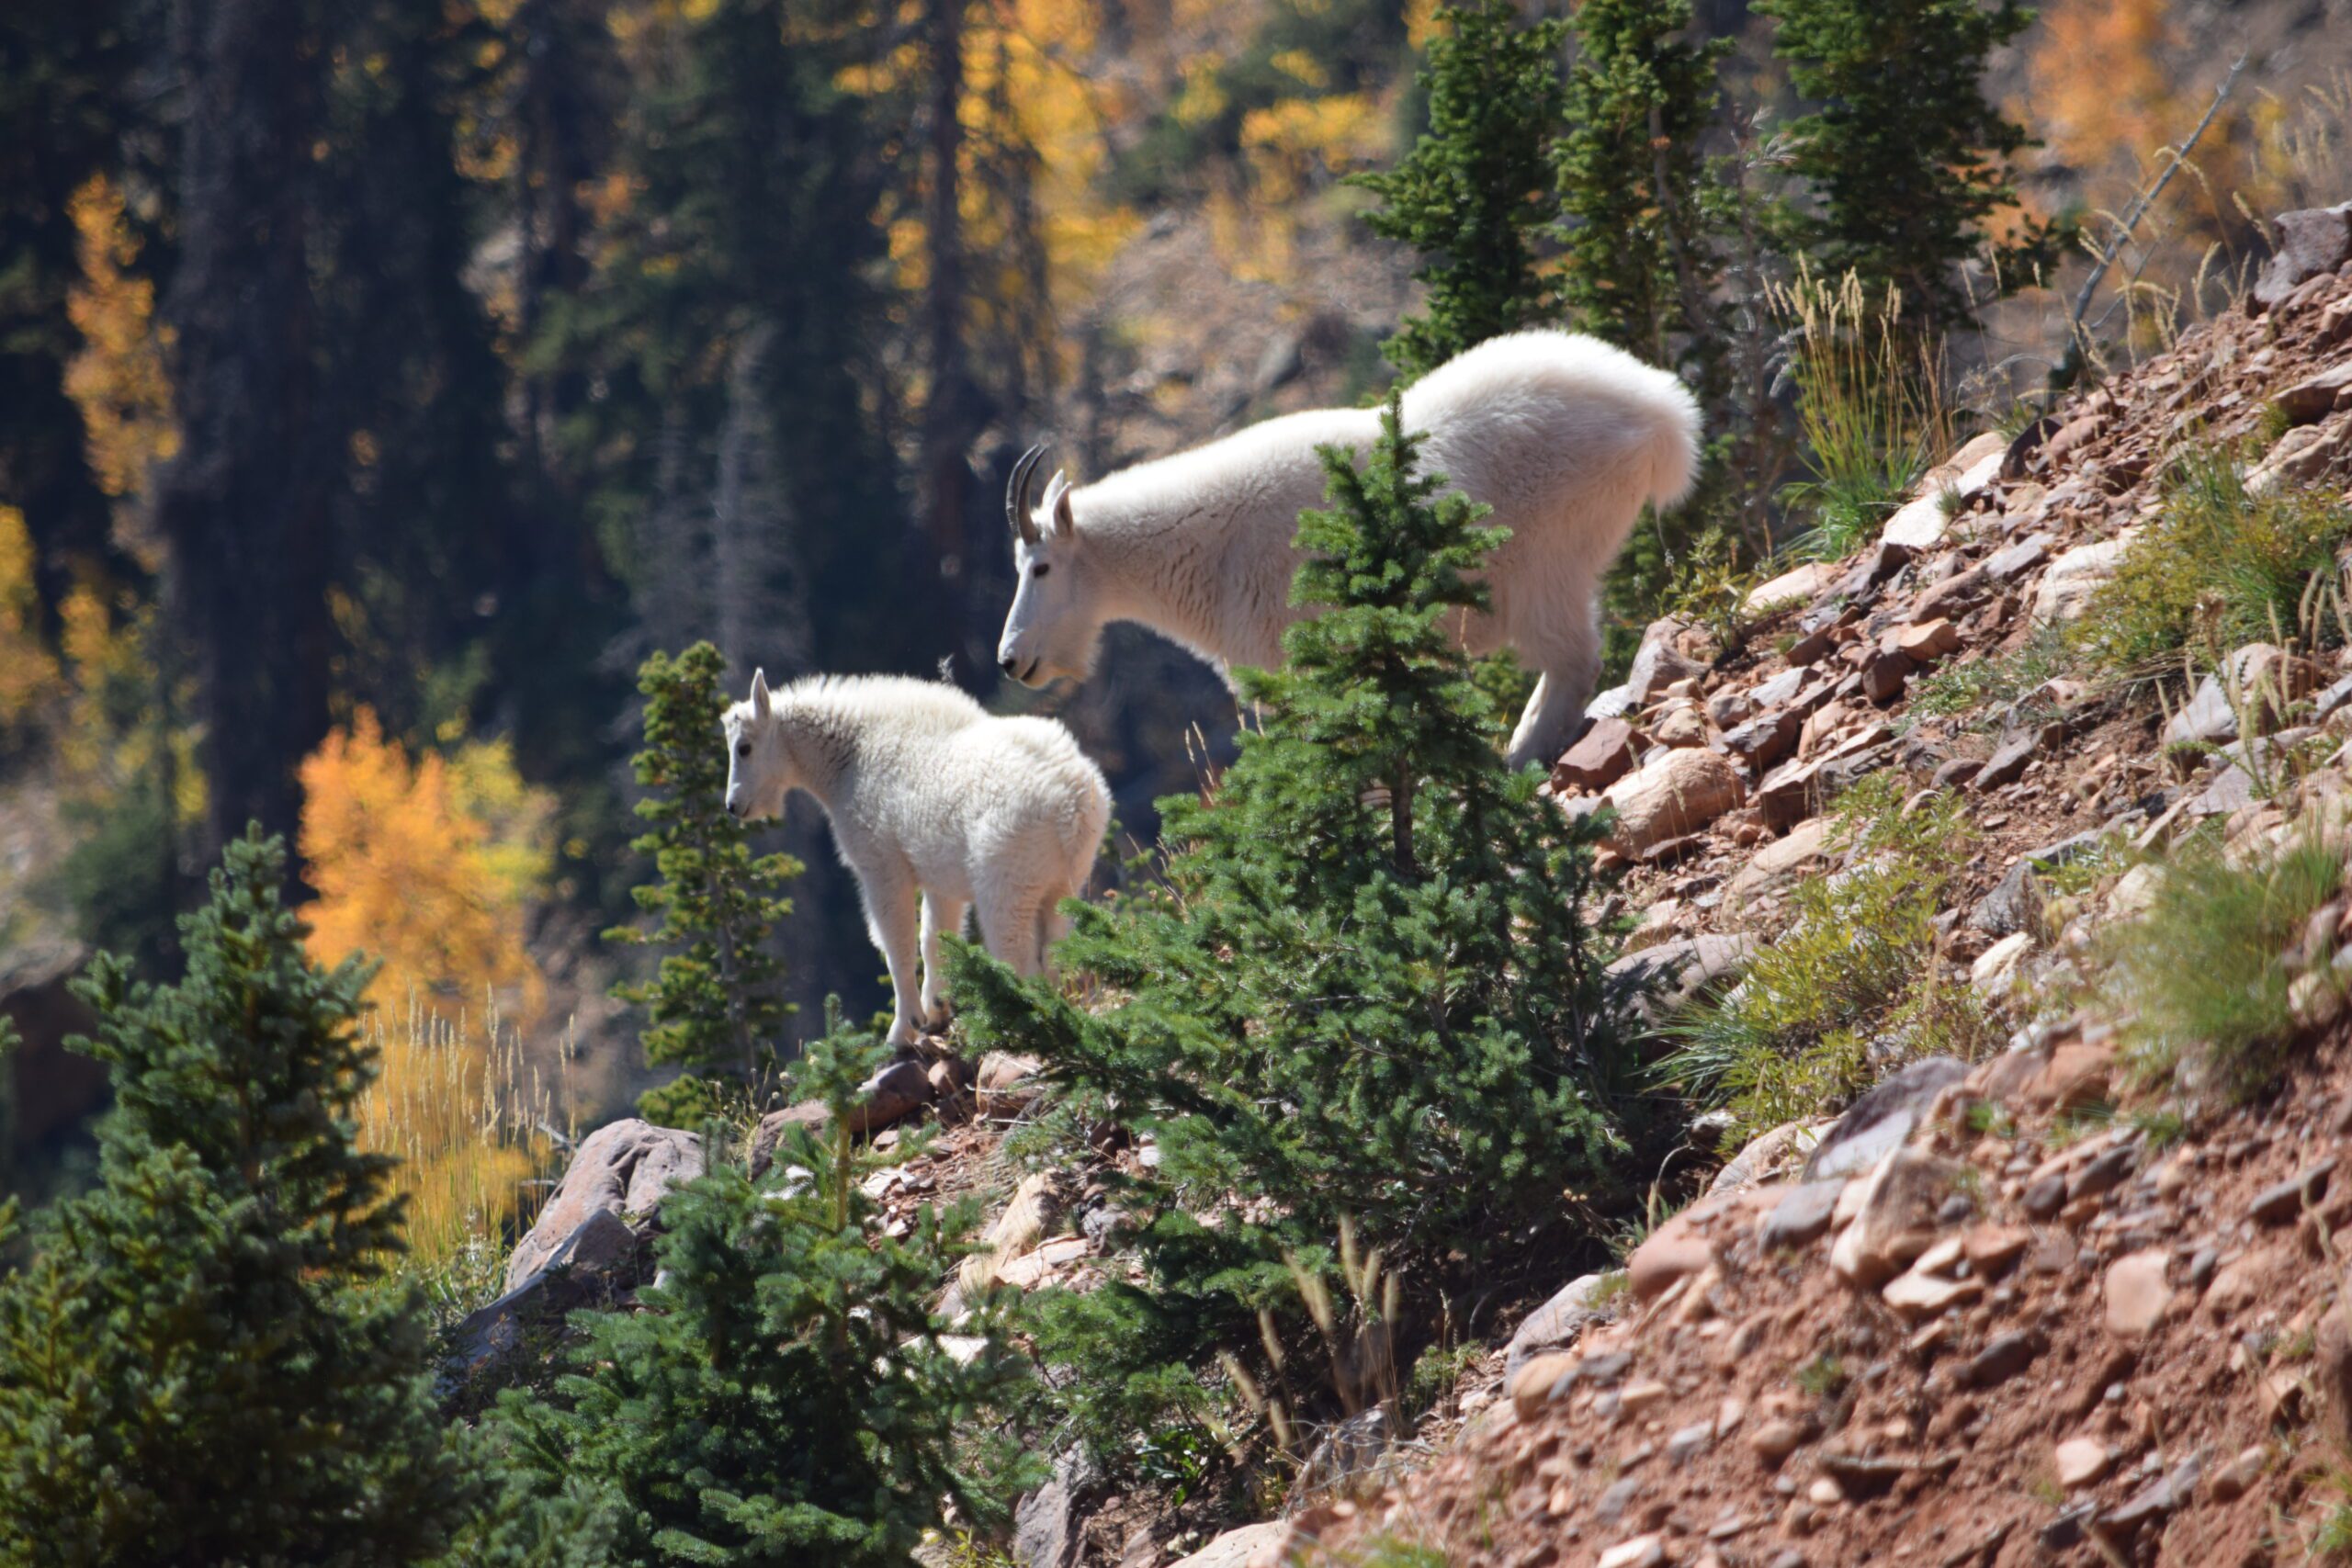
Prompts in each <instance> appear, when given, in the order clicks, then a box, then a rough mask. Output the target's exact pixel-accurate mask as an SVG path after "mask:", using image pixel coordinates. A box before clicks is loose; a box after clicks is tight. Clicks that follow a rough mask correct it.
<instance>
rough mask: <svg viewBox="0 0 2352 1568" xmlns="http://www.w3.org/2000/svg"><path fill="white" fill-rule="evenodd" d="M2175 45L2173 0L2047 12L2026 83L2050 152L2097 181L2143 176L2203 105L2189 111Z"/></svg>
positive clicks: (2100, 0) (2076, 4)
mask: <svg viewBox="0 0 2352 1568" xmlns="http://www.w3.org/2000/svg"><path fill="white" fill-rule="evenodd" d="M2178 46H2179V40H2178V38H2177V33H2176V29H2175V28H2174V27H2173V23H2172V18H2171V17H2170V15H2169V8H2168V6H2167V5H2166V0H2058V3H2057V4H2055V5H2053V6H2050V7H2049V8H2048V9H2046V10H2044V11H2043V12H2042V14H2041V40H2040V42H2039V43H2038V44H2037V45H2036V47H2035V48H2034V51H2033V53H2032V56H2031V58H2030V60H2029V62H2027V67H2026V80H2027V83H2028V85H2029V88H2030V91H2031V93H2032V95H2033V107H2034V108H2035V110H2037V111H2038V113H2037V116H2036V129H2037V130H2038V131H2039V133H2040V135H2041V139H2042V140H2043V141H2045V142H2047V143H2048V145H2049V147H2050V149H2051V151H2052V152H2053V153H2054V154H2055V155H2056V156H2057V157H2058V158H2059V159H2060V160H2061V161H2063V162H2064V163H2066V164H2070V165H2072V166H2073V167H2075V168H2077V169H2080V170H2082V171H2083V172H2084V174H2085V175H2086V176H2087V177H2089V178H2090V179H2092V180H2093V181H2094V182H2097V181H2099V180H2100V179H2101V178H2102V177H2109V176H2113V175H2117V174H2119V173H2121V174H2127V175H2136V172H2137V170H2138V169H2139V167H2140V166H2141V165H2142V164H2143V163H2144V162H2145V161H2146V160H2148V159H2150V158H2152V157H2153V156H2154V154H2155V152H2156V151H2157V149H2158V148H2161V147H2164V146H2165V145H2167V144H2169V143H2172V142H2177V141H2179V140H2180V139H2181V138H2182V137H2184V136H2186V135H2188V130H2189V128H2190V127H2191V126H2193V125H2195V124H2196V123H2197V114H2198V113H2201V112H2202V111H2203V107H2204V106H2203V104H2202V103H2199V104H2197V105H2195V106H2194V112H2191V111H2190V109H2189V108H2188V106H2187V105H2186V101H2185V100H2184V99H2183V98H2182V96H2180V94H2179V93H2178V92H2177V90H2176V88H2175V86H2174V83H2173V73H2172V69H2171V61H2170V58H2169V56H2170V55H2171V53H2172V51H2175V50H2176V49H2177V48H2178ZM2095 192H2096V186H2095Z"/></svg>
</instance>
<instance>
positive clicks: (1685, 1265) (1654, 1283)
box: [1625, 1226, 1715, 1302]
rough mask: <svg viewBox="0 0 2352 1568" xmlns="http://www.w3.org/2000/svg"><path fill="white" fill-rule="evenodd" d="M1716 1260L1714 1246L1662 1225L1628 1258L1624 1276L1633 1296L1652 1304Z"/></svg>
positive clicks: (1697, 1237) (1697, 1236) (1701, 1238)
mask: <svg viewBox="0 0 2352 1568" xmlns="http://www.w3.org/2000/svg"><path fill="white" fill-rule="evenodd" d="M1714 1261H1715V1244H1714V1243H1713V1242H1711V1241H1709V1240H1707V1239H1706V1238H1705V1237H1704V1236H1701V1235H1691V1233H1689V1232H1687V1231H1685V1232H1680V1233H1676V1232H1674V1231H1673V1230H1672V1228H1671V1227H1670V1226H1661V1227H1660V1228H1659V1230H1658V1231H1657V1234H1656V1235H1652V1236H1651V1237H1650V1238H1649V1239H1648V1240H1647V1241H1645V1242H1644V1243H1642V1245H1641V1246H1639V1247H1635V1248H1634V1253H1633V1256H1632V1257H1630V1258H1626V1259H1625V1276H1626V1278H1627V1279H1628V1280H1631V1281H1632V1282H1633V1286H1634V1295H1635V1296H1636V1297H1638V1298H1639V1299H1641V1300H1643V1301H1645V1302H1649V1301H1656V1300H1657V1298H1658V1297H1660V1296H1662V1295H1664V1294H1666V1292H1668V1291H1670V1290H1672V1289H1673V1288H1674V1286H1675V1285H1676V1284H1677V1283H1678V1282H1679V1281H1680V1280H1684V1279H1686V1278H1688V1277H1689V1276H1691V1275H1692V1274H1696V1273H1697V1272H1699V1270H1701V1269H1704V1268H1706V1267H1707V1266H1708V1265H1709V1264H1711V1263H1713V1262H1714Z"/></svg>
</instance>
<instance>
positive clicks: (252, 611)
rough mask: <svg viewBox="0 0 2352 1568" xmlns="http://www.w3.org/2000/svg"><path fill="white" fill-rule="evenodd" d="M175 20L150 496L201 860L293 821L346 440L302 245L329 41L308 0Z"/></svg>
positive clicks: (322, 654)
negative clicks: (185, 665)
mask: <svg viewBox="0 0 2352 1568" xmlns="http://www.w3.org/2000/svg"><path fill="white" fill-rule="evenodd" d="M313 23H314V18H313V17H312V16H311V10H310V7H309V6H307V5H305V4H303V3H301V0H187V3H186V4H184V5H183V6H181V8H180V10H179V12H178V14H177V16H176V17H175V29H174V31H175V38H174V53H175V59H176V62H177V64H178V68H179V73H180V76H181V79H182V81H183V82H184V84H185V92H186V95H187V97H186V102H187V118H186V122H185V127H184V130H183V133H182V136H183V141H182V164H181V169H182V178H181V186H182V188H181V203H180V211H181V214H182V220H181V228H180V243H181V258H180V266H179V272H178V274H177V276H176V277H175V280H174V283H173V288H172V291H171V297H170V303H169V307H168V311H167V315H168V319H169V321H170V322H171V325H172V327H173V329H174V331H175V333H176V341H175V345H174V352H173V356H172V382H173V397H174V400H175V405H176V408H177V410H178V413H179V419H180V426H181V430H182V433H183V442H182V448H181V456H180V457H178V458H177V459H176V460H175V461H174V462H173V463H172V464H171V465H170V467H169V468H167V469H166V471H165V472H164V475H163V476H162V478H161V481H160V483H159V486H158V490H157V495H156V513H157V518H158V522H159V524H160V526H161V529H162V532H163V534H164V538H165V540H166V541H167V542H168V543H169V545H170V547H171V550H172V554H173V561H174V567H175V571H174V574H173V576H174V582H173V589H172V603H171V606H170V607H171V618H172V622H173V626H174V627H175V631H176V632H177V633H178V635H179V637H180V638H181V640H182V641H183V643H184V644H185V646H186V648H187V651H188V655H189V658H190V660H191V664H192V670H193V673H194V675H195V678H196V687H197V698H196V701H197V715H196V716H197V717H198V719H199V720H200V721H201V722H202V724H203V726H204V740H203V752H202V755H203V759H204V767H205V775H206V783H207V787H208V790H209V805H208V822H207V840H208V841H207V842H206V843H205V844H203V845H201V846H200V847H199V848H200V853H199V856H198V858H199V859H200V860H203V861H210V860H212V859H213V858H215V857H216V856H217V855H218V853H219V852H220V847H221V846H222V845H223V844H224V843H226V842H227V841H228V840H231V839H232V838H234V837H235V836H236V835H237V834H238V833H239V832H241V831H242V830H243V828H244V825H245V824H246V822H248V821H258V822H260V823H261V825H262V826H263V828H265V829H267V830H269V831H271V832H281V833H285V834H287V835H288V837H289V839H290V838H291V836H292V834H293V832H294V830H295V829H296V827H297V825H298V822H299V819H300V809H301V792H300V786H299V785H298V784H297V783H296V781H295V776H294V771H295V768H296V766H297V765H298V764H299V763H300V761H301V759H302V757H303V756H304V755H305V754H307V753H308V752H309V751H310V750H311V749H312V748H313V747H315V746H316V745H317V744H318V742H319V741H320V739H322V737H323V736H324V735H325V734H326V731H327V727H328V712H327V692H328V683H329V662H330V659H331V657H332V654H333V630H334V628H333V625H332V623H331V622H330V620H329V618H328V611H327V604H326V585H327V572H328V561H329V558H330V541H329V537H328V530H329V518H328V508H329V501H330V496H331V487H332V485H333V483H334V474H335V472H336V459H337V455H336V454H335V453H334V452H332V451H330V450H327V447H328V446H330V445H331V441H330V440H328V439H326V438H327V437H329V436H330V435H331V433H330V432H328V431H326V430H325V429H324V428H323V426H324V423H325V421H324V420H323V419H322V415H321V413H320V411H319V409H318V408H317V406H316V404H317V397H316V390H317V389H316V387H315V385H314V375H313V366H314V363H315V360H314V355H313V346H314V344H313V336H314V326H313V319H312V315H311V290H310V287H309V278H308V268H307V256H306V243H307V240H308V238H309V233H310V218H311V213H310V198H311V186H310V168H311V160H310V158H309V155H308V154H309V152H310V149H311V146H312V144H313V141H314V140H315V139H316V137H317V135H318V133H319V129H320V123H319V122H320V110H321V96H322V74H321V73H322V71H323V69H324V64H323V60H322V57H323V54H324V51H323V49H322V40H321V39H320V38H319V35H318V30H317V28H316V27H315V26H314V25H313Z"/></svg>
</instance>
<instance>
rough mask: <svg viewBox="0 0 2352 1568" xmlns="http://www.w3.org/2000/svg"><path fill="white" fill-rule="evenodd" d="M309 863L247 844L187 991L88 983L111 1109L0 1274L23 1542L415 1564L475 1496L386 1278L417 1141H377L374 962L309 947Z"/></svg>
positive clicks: (9, 1552)
mask: <svg viewBox="0 0 2352 1568" xmlns="http://www.w3.org/2000/svg"><path fill="white" fill-rule="evenodd" d="M285 863H286V856H285V852H284V850H283V848H282V847H281V845H280V844H279V843H278V841H277V840H274V839H272V840H261V839H260V838H259V837H258V835H257V834H254V835H249V836H248V837H247V838H245V839H244V840H240V841H238V842H236V843H234V844H232V845H231V846H230V849H229V852H228V855H227V863H226V864H225V866H224V867H223V868H222V869H221V870H220V871H218V872H216V873H214V874H213V878H212V896H211V902H210V903H209V905H208V906H207V907H206V908H202V909H199V910H198V911H197V912H196V913H195V914H193V915H190V916H188V917H187V918H186V919H183V920H182V921H181V925H180V931H181V939H180V940H181V946H182V948H183V950H184V951H185V953H187V976H186V978H184V979H183V980H181V981H180V982H179V983H178V984H177V985H175V986H167V987H160V988H158V987H150V986H147V985H145V984H134V983H133V982H132V981H131V979H130V971H129V967H128V965H126V964H123V963H121V962H120V961H119V960H116V959H114V958H111V957H102V958H100V959H98V960H97V961H96V963H95V964H93V966H92V970H91V973H90V975H89V976H88V977H86V978H85V980H83V981H82V982H80V983H79V985H78V987H77V989H78V990H79V992H80V994H81V996H82V997H83V998H84V999H85V1001H87V1002H88V1003H89V1004H90V1005H91V1006H92V1007H93V1008H94V1009H96V1011H97V1014H98V1017H99V1020H100V1035H99V1038H98V1039H97V1040H96V1042H90V1041H76V1042H74V1044H75V1046H76V1048H77V1049H81V1050H85V1051H86V1052H88V1053H89V1054H90V1055H94V1056H96V1057H97V1058H98V1059H100V1060H101V1061H104V1062H106V1063H107V1066H108V1067H109V1068H110V1071H111V1077H112V1082H113V1089H114V1108H113V1109H112V1110H111V1111H108V1112H107V1115H106V1116H105V1118H104V1119H103V1120H102V1121H101V1122H99V1125H98V1144H99V1168H100V1173H101V1175H100V1183H99V1185H98V1187H97V1188H96V1189H95V1190H92V1191H91V1192H88V1193H86V1194H84V1195H82V1196H80V1197H77V1198H74V1199H70V1200H68V1201H64V1202H62V1203H60V1204H58V1205H57V1206H56V1207H55V1208H53V1209H51V1210H50V1211H48V1212H46V1213H43V1214H42V1215H41V1216H40V1219H39V1220H38V1221H37V1222H36V1224H35V1225H34V1227H33V1233H32V1245H33V1257H32V1260H31V1262H30V1264H29V1265H28V1267H27V1268H26V1269H24V1270H23V1271H21V1272H19V1273H17V1274H15V1275H12V1276H9V1277H8V1278H7V1279H6V1280H5V1281H0V1563H10V1564H18V1563H24V1564H30V1563H41V1564H91V1565H93V1568H95V1565H98V1564H106V1565H108V1568H130V1565H134V1564H141V1563H157V1564H162V1563H186V1562H251V1563H289V1564H290V1563H353V1564H361V1563H397V1562H415V1561H419V1560H421V1559H423V1558H424V1557H425V1556H427V1555H428V1554H430V1553H431V1552H433V1551H436V1550H438V1549H439V1547H440V1546H441V1545H442V1544H443V1540H444V1538H445V1536H446V1534H447V1529H448V1528H449V1526H450V1525H451V1524H452V1523H453V1522H454V1519H455V1517H457V1514H458V1509H459V1508H460V1507H461V1506H463V1505H464V1503H465V1502H466V1501H467V1498H468V1495H469V1489H468V1487H467V1486H466V1484H465V1483H463V1481H462V1479H461V1477H460V1476H459V1474H458V1472H456V1470H455V1468H454V1466H453V1465H452V1464H451V1463H450V1461H449V1458H448V1455H447V1450H446V1449H445V1446H444V1441H443V1437H442V1431H441V1427H440V1424H439V1421H438V1420H437V1418H436V1416H435V1412H434V1409H433V1406H432V1404H431V1402H430V1399H429V1397H428V1395H427V1392H426V1387H425V1380H424V1372H425V1368H426V1365H427V1344H426V1334H425V1327H424V1314H423V1312H422V1310H421V1307H420V1305H419V1303H418V1302H417V1301H416V1299H415V1297H414V1295H413V1292H404V1291H398V1290H394V1289H391V1288H389V1287H388V1286H387V1285H386V1284H385V1283H384V1281H383V1279H382V1274H383V1266H384V1261H385V1259H386V1258H389V1257H390V1256H391V1255H392V1254H394V1253H396V1252H397V1251H398V1250H399V1249H400V1246H401V1242H400V1224H401V1202H400V1201H399V1200H398V1199H397V1198H394V1197H392V1196H390V1195H389V1193H388V1190H387V1189H388V1182H389V1179H390V1173H391V1169H392V1167H393V1164H394V1162H393V1161H392V1160H391V1159H390V1158H389V1157H388V1156H380V1155H365V1154H361V1153H359V1152H357V1150H356V1148H355V1147H354V1146H353V1137H354V1131H353V1114H354V1110H355V1107H356V1103H357V1101H358V1099H359V1097H360V1095H361V1093H362V1092H363V1090H364V1089H366V1087H367V1085H368V1080H369V1078H370V1077H372V1076H373V1065H372V1061H371V1056H370V1054H369V1053H368V1051H367V1050H366V1049H365V1048H363V1047H362V1046H361V1045H360V1044H359V1043H358V1042H357V1040H356V1038H355V1037H354V1034H353V1030H352V1022H353V1020H354V1019H355V1017H356V1015H357V1011H358V1006H359V996H360V992H361V990H362V989H363V987H365V986H366V984H367V981H368V966H366V965H365V964H360V963H358V962H356V961H350V962H345V964H340V965H338V966H337V967H336V968H335V969H334V970H333V971H331V972H329V971H322V970H321V969H319V968H318V967H316V966H315V965H313V964H311V963H310V962H309V960H308V959H307V958H306V957H305V956H304V953H303V947H302V938H303V935H304V931H303V928H302V925H301V923H300V921H299V920H298V919H295V917H294V916H293V915H292V914H290V913H289V912H288V911H287V910H286V909H285V908H283V907H282V906H281V904H280V902H279V892H278V889H279V887H280V886H282V884H283V882H284V874H285Z"/></svg>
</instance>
